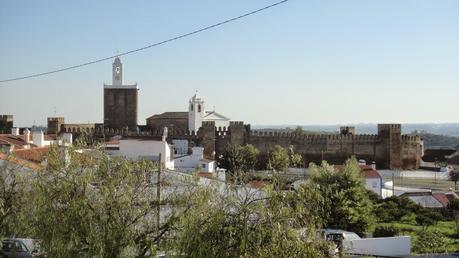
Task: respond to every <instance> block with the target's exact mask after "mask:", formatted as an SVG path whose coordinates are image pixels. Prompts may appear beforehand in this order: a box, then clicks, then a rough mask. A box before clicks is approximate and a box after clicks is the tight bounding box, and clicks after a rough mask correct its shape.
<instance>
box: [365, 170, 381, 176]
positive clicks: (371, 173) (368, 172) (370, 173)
mask: <svg viewBox="0 0 459 258" xmlns="http://www.w3.org/2000/svg"><path fill="white" fill-rule="evenodd" d="M364 173H365V178H381V175H380V174H379V173H378V171H376V170H373V169H372V170H365V171H364Z"/></svg>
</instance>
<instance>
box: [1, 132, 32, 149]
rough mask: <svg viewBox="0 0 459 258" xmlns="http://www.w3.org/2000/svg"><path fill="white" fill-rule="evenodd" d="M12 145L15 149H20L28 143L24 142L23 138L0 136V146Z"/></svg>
mask: <svg viewBox="0 0 459 258" xmlns="http://www.w3.org/2000/svg"><path fill="white" fill-rule="evenodd" d="M7 144H9V145H14V148H16V149H22V148H24V146H25V145H27V144H28V143H27V142H25V140H24V136H22V135H17V136H16V135H12V134H0V145H7Z"/></svg>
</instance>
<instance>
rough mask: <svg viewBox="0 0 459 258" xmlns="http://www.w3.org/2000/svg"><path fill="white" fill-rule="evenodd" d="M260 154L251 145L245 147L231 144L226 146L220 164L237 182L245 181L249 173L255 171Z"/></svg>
mask: <svg viewBox="0 0 459 258" xmlns="http://www.w3.org/2000/svg"><path fill="white" fill-rule="evenodd" d="M259 153H260V152H259V151H258V149H257V148H255V147H254V146H253V145H251V144H247V145H244V146H241V145H234V144H231V145H228V146H226V148H225V150H224V152H223V154H222V156H221V157H220V159H219V162H220V165H221V166H222V167H223V168H225V169H227V170H228V172H229V173H230V176H231V177H232V179H233V180H234V181H236V182H237V181H240V180H243V179H245V178H244V177H245V176H247V172H249V171H253V170H254V169H255V167H256V165H257V162H258V155H259Z"/></svg>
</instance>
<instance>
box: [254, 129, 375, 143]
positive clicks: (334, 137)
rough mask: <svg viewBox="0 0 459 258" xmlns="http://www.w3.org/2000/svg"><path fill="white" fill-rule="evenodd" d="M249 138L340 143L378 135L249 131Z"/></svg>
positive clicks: (366, 140) (363, 140)
mask: <svg viewBox="0 0 459 258" xmlns="http://www.w3.org/2000/svg"><path fill="white" fill-rule="evenodd" d="M250 137H251V138H264V140H266V141H269V140H270V138H271V139H272V140H276V139H286V140H296V141H303V142H305V143H314V142H327V143H340V142H358V143H363V142H364V143H373V142H376V141H378V139H379V138H378V135H376V134H358V135H352V134H295V133H289V132H263V131H256V130H255V131H251V132H250Z"/></svg>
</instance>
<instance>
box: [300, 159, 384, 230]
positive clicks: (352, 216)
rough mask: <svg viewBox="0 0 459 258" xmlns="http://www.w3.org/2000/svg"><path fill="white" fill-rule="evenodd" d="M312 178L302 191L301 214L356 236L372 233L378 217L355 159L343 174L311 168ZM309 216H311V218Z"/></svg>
mask: <svg viewBox="0 0 459 258" xmlns="http://www.w3.org/2000/svg"><path fill="white" fill-rule="evenodd" d="M309 169H310V171H311V174H312V175H311V178H310V181H309V182H308V183H307V184H304V185H303V186H302V188H303V190H301V191H299V193H298V194H299V196H298V198H297V199H298V201H299V205H300V206H305V207H302V208H301V209H302V210H305V211H307V212H308V213H311V211H308V209H309V210H310V209H311V207H314V210H315V211H313V212H312V213H313V214H312V215H313V216H314V217H320V218H322V226H324V227H327V228H337V229H344V230H349V231H353V232H356V233H358V234H360V235H362V234H363V233H365V232H371V231H372V228H373V226H374V222H375V217H374V214H373V204H372V202H371V201H370V199H369V197H368V195H367V192H366V189H365V187H364V184H363V179H362V177H361V170H360V167H359V166H358V162H357V160H356V159H355V158H351V159H349V160H347V161H346V163H345V166H344V168H343V169H342V170H341V171H338V170H336V169H335V168H334V167H333V166H330V165H328V164H327V163H326V162H323V163H322V165H321V166H317V165H315V164H311V165H310V167H309ZM308 215H309V214H308Z"/></svg>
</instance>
